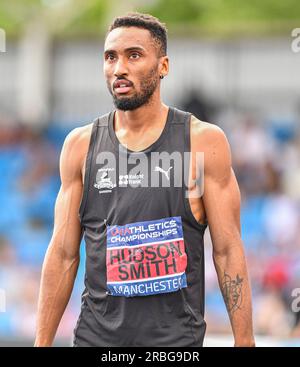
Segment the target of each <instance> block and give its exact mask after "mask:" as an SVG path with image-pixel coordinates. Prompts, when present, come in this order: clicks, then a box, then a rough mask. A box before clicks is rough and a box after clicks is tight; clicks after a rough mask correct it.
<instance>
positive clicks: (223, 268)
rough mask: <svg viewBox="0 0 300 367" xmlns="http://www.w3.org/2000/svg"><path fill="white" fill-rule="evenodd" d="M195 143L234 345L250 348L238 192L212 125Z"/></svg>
mask: <svg viewBox="0 0 300 367" xmlns="http://www.w3.org/2000/svg"><path fill="white" fill-rule="evenodd" d="M207 125H210V124H207ZM199 143H200V145H201V146H202V147H205V148H204V165H205V166H204V167H205V168H204V194H203V203H204V208H205V212H206V216H207V220H208V224H209V230H210V234H211V238H212V244H213V260H214V264H215V268H216V271H217V276H218V281H219V286H220V289H221V292H222V295H223V298H224V301H225V304H226V308H227V312H228V315H229V318H230V322H231V326H232V330H233V335H234V339H235V346H254V336H253V329H252V305H251V290H250V284H249V279H248V274H247V264H246V259H245V254H244V248H243V243H242V240H241V228H240V191H239V187H238V184H237V181H236V178H235V174H234V172H233V169H232V167H231V154H230V147H229V144H228V141H227V139H226V137H225V134H224V133H223V131H222V130H221V129H219V128H218V127H216V126H210V127H207V128H206V129H205V131H204V132H203V133H202V134H201V138H200V139H199ZM199 148H200V147H199Z"/></svg>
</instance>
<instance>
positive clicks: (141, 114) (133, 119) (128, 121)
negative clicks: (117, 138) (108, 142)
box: [115, 99, 168, 132]
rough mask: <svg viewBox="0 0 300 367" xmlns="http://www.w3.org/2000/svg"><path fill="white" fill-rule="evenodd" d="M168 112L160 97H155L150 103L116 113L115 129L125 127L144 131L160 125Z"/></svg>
mask: <svg viewBox="0 0 300 367" xmlns="http://www.w3.org/2000/svg"><path fill="white" fill-rule="evenodd" d="M167 113H168V106H166V105H165V104H164V103H162V101H161V100H160V99H154V100H151V101H149V103H147V104H145V105H143V106H141V107H139V108H137V109H135V110H133V111H121V110H117V111H116V113H115V130H116V131H117V130H119V129H125V130H131V131H136V132H140V131H144V130H147V129H151V128H153V127H154V126H158V125H160V124H161V123H163V122H164V120H165V117H166V115H167Z"/></svg>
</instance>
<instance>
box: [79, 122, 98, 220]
mask: <svg viewBox="0 0 300 367" xmlns="http://www.w3.org/2000/svg"><path fill="white" fill-rule="evenodd" d="M98 124H99V118H97V119H95V120H94V122H93V126H92V132H91V138H90V142H89V148H88V153H87V156H86V160H85V172H84V184H83V192H82V198H81V202H80V206H79V213H78V215H79V220H80V223H81V224H82V222H83V216H84V211H85V207H86V203H87V198H88V193H89V187H90V172H91V163H92V158H93V156H94V150H95V141H96V135H97V132H98Z"/></svg>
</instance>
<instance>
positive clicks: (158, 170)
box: [154, 166, 173, 181]
mask: <svg viewBox="0 0 300 367" xmlns="http://www.w3.org/2000/svg"><path fill="white" fill-rule="evenodd" d="M171 168H173V167H172V166H171V167H170V168H169V169H168V170H167V171H165V170H164V169H162V168H160V167H158V166H156V167H155V168H154V171H155V172H160V173H163V174H164V175H165V176H166V178H167V180H168V181H170V175H169V173H170V170H171Z"/></svg>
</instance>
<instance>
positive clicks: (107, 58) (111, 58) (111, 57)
mask: <svg viewBox="0 0 300 367" xmlns="http://www.w3.org/2000/svg"><path fill="white" fill-rule="evenodd" d="M114 59H115V55H114V54H107V55H106V56H105V60H109V61H113V60H114Z"/></svg>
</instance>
